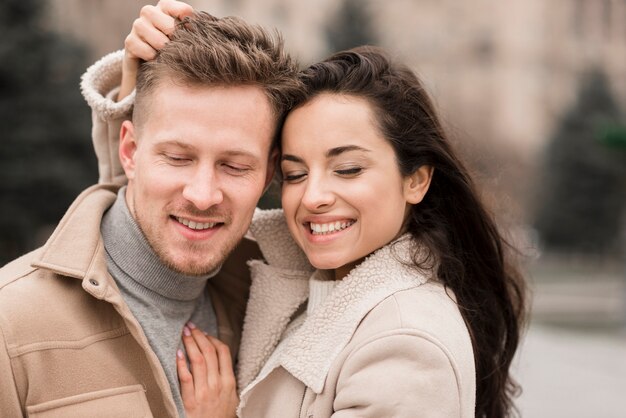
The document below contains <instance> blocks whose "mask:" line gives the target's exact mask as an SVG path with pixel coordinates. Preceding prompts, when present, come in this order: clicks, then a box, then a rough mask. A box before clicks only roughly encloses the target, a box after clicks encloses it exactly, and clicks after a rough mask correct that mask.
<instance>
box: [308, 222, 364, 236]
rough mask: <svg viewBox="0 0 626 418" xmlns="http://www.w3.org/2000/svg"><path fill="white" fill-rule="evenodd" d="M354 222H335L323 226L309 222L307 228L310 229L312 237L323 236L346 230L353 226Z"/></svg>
mask: <svg viewBox="0 0 626 418" xmlns="http://www.w3.org/2000/svg"><path fill="white" fill-rule="evenodd" d="M354 222H355V221H337V222H330V223H324V224H318V223H313V222H310V223H309V228H311V233H312V234H313V235H325V234H331V233H333V232H338V231H341V230H343V229H346V228H348V227H349V226H351V225H352V224H354Z"/></svg>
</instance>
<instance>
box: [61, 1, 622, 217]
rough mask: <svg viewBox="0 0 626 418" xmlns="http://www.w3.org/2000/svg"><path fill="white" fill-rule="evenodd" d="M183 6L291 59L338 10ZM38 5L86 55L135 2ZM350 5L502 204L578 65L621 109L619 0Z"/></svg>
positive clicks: (321, 52)
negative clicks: (597, 73) (408, 70)
mask: <svg viewBox="0 0 626 418" xmlns="http://www.w3.org/2000/svg"><path fill="white" fill-rule="evenodd" d="M190 3H191V4H192V5H194V6H195V7H197V8H200V9H204V10H208V11H210V12H212V13H213V14H215V15H218V16H223V15H231V14H234V15H239V16H242V17H244V18H246V19H248V20H249V21H252V22H257V23H260V24H263V25H268V26H275V27H277V28H279V29H280V30H281V31H282V32H283V34H284V36H285V39H286V44H287V47H288V49H289V50H290V51H292V52H293V53H294V54H296V55H297V56H298V58H299V60H300V61H301V62H302V63H303V64H306V63H309V62H312V61H314V60H317V59H320V58H322V57H323V56H325V55H326V54H328V53H329V52H332V51H329V50H328V46H327V35H326V31H327V28H328V25H329V24H330V23H329V22H332V21H333V16H334V15H335V14H336V13H337V11H338V10H339V8H340V7H341V2H337V1H334V0H316V1H306V2H305V1H302V2H294V1H291V0H264V1H260V0H195V1H190ZM50 4H51V6H52V7H51V11H50V22H51V24H52V25H53V27H55V28H58V29H59V30H61V31H63V32H66V33H69V34H71V35H72V36H74V37H76V38H78V39H80V40H83V41H85V42H86V43H88V44H89V45H90V47H91V50H92V56H93V58H94V59H95V58H96V57H98V56H100V55H102V54H104V53H105V52H109V51H112V50H115V49H118V48H120V47H122V45H123V39H124V37H125V36H126V34H127V33H128V32H129V29H130V25H131V22H132V21H133V19H134V18H135V17H136V16H137V15H138V12H139V10H140V8H141V6H142V5H143V4H145V2H144V1H138V0H106V1H105V0H54V1H50ZM361 5H362V7H363V8H364V10H366V11H367V12H369V15H370V16H371V19H372V27H373V28H374V31H375V32H376V33H375V34H374V37H375V38H376V39H379V42H380V44H381V45H382V46H384V47H386V48H388V49H390V50H391V51H393V52H394V53H395V54H397V55H398V56H399V57H401V58H402V59H403V60H404V61H405V62H408V63H409V64H410V65H411V66H412V67H413V68H415V70H416V71H417V72H418V73H419V74H420V75H421V76H422V78H423V79H424V80H425V82H426V84H427V86H428V88H429V89H430V90H431V92H432V93H433V95H434V97H435V99H436V102H437V104H438V106H439V107H440V108H441V109H443V114H444V117H445V119H446V122H448V124H449V125H450V126H451V128H452V129H451V130H452V132H453V133H454V134H455V136H458V137H461V138H463V139H464V140H465V142H466V143H473V144H476V145H475V146H474V147H475V148H476V151H475V152H476V153H477V154H479V155H481V156H482V158H483V159H485V154H484V151H485V150H489V152H488V153H487V157H493V158H491V160H493V161H499V162H500V163H499V164H500V166H499V167H495V168H493V169H492V170H491V172H502V170H505V171H506V170H508V171H509V172H508V173H504V174H503V175H502V178H501V179H496V180H494V179H491V180H492V181H496V182H498V183H503V184H499V185H500V186H501V187H502V188H504V189H509V190H508V195H510V196H512V199H513V201H514V202H513V203H512V206H514V207H515V206H518V207H519V206H524V200H525V199H526V197H525V196H526V195H528V184H529V183H527V182H526V183H525V182H524V180H522V178H523V176H524V175H525V172H528V171H532V170H533V169H534V168H535V166H534V163H535V160H536V159H537V155H538V152H539V151H541V149H542V148H543V145H544V144H545V141H546V139H547V138H549V136H550V134H551V132H552V131H553V129H554V128H555V124H556V123H557V122H558V118H559V117H560V116H561V115H562V113H563V112H564V111H565V109H567V108H568V107H569V106H570V105H571V104H572V102H573V100H575V97H576V92H577V88H578V81H579V79H580V78H581V76H582V75H583V74H584V73H585V72H586V71H588V70H589V69H590V68H592V67H597V68H600V69H603V70H604V71H605V72H606V73H607V74H608V75H609V77H610V80H611V82H612V87H613V90H614V93H615V94H616V98H617V100H618V102H619V103H620V104H621V106H622V109H626V0H550V1H545V0H508V1H499V0H466V1H457V0H437V1H435V0H421V1H415V0H391V1H389V0H362V1H361ZM467 138H469V139H470V140H469V141H468V140H467ZM469 148H472V146H470V147H469ZM470 152H471V151H470ZM487 159H489V158H487ZM481 164H482V163H481ZM484 164H489V163H484ZM486 171H487V177H489V172H490V170H486ZM526 174H527V173H526ZM520 176H521V177H520ZM507 179H508V180H507Z"/></svg>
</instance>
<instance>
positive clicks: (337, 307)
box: [238, 210, 428, 408]
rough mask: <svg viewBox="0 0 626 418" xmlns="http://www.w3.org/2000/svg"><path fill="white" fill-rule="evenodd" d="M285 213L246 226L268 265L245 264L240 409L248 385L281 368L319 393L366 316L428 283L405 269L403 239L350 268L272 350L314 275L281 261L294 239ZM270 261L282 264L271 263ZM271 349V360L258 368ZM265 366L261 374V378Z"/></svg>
mask: <svg viewBox="0 0 626 418" xmlns="http://www.w3.org/2000/svg"><path fill="white" fill-rule="evenodd" d="M282 216H283V215H282V211H280V210H273V211H271V212H267V211H259V212H258V213H257V214H255V218H254V221H253V224H252V226H251V228H250V229H251V231H252V232H253V234H254V237H255V238H256V240H257V242H258V243H259V246H260V248H261V251H262V252H263V254H264V256H266V259H267V260H268V263H269V265H268V264H265V263H263V262H261V261H254V262H251V263H250V265H251V268H252V269H251V270H252V287H251V289H250V300H249V302H248V308H247V309H248V310H247V313H246V320H245V324H244V330H243V336H242V342H241V351H240V354H239V370H238V378H239V381H238V383H239V387H240V388H243V391H242V394H241V404H240V408H243V406H244V405H245V402H246V400H247V395H248V394H249V393H250V390H251V389H252V388H253V387H254V386H255V385H256V384H258V383H259V382H261V381H262V380H263V379H264V378H265V377H267V375H268V374H269V373H270V372H271V371H272V370H273V369H275V368H276V367H279V366H282V367H284V368H285V369H286V370H287V371H288V372H289V373H291V374H292V375H293V376H294V377H296V378H297V379H298V380H300V381H301V382H303V383H304V384H305V385H306V386H308V387H310V388H311V389H312V390H313V391H314V392H315V393H318V394H319V393H321V391H322V390H323V388H324V382H325V380H326V376H327V374H328V371H329V370H330V367H331V365H332V363H333V361H334V360H335V358H336V357H337V356H338V355H339V353H340V352H341V350H343V349H344V348H345V346H346V345H347V344H348V342H349V341H350V339H351V338H352V335H353V334H354V332H355V330H356V328H357V327H358V325H359V323H360V322H361V320H362V319H363V318H364V317H365V316H366V315H367V313H368V312H369V311H370V310H372V309H373V308H374V307H375V306H376V305H377V304H379V303H380V302H382V301H383V300H384V299H386V298H387V297H389V296H391V295H392V294H394V293H396V292H399V291H402V290H407V289H411V288H414V287H417V286H419V285H421V284H423V283H425V282H426V281H427V280H428V278H427V277H426V275H425V274H419V273H418V272H417V271H416V270H415V269H414V268H412V267H410V263H408V262H409V261H410V256H411V252H412V249H413V246H412V241H411V240H410V239H408V237H406V236H404V237H401V238H399V239H398V240H396V241H395V242H394V243H392V244H389V245H387V246H385V247H383V248H381V249H379V250H377V251H376V252H374V253H373V254H371V255H370V256H368V257H367V258H366V259H365V260H364V261H363V262H362V263H361V264H360V265H359V266H358V267H356V268H355V269H354V270H352V271H351V272H350V274H348V276H346V277H345V278H344V279H343V280H342V281H341V282H340V283H338V284H337V286H336V288H335V289H334V291H333V292H332V293H331V294H330V295H329V296H328V298H327V299H326V300H325V302H324V303H323V305H322V306H320V308H319V309H317V310H316V311H315V312H314V313H313V314H312V315H311V316H310V317H308V318H307V319H306V321H305V322H304V324H303V325H302V327H300V328H299V329H298V330H297V331H295V333H294V335H293V336H292V337H291V338H290V339H289V340H288V341H286V342H285V343H284V344H282V345H280V346H279V347H278V348H276V346H277V345H278V342H279V340H280V336H281V334H282V332H283V331H284V329H285V327H286V326H287V325H288V323H289V320H290V319H291V316H292V315H293V313H294V312H295V311H296V309H297V308H298V306H299V305H300V303H302V302H303V301H305V300H306V298H307V296H308V284H307V283H306V282H307V281H308V278H309V277H310V276H311V274H310V273H309V274H308V275H306V272H305V271H304V269H302V267H304V266H302V265H299V267H300V270H296V271H294V270H290V269H289V268H286V267H285V263H287V264H288V263H289V261H290V260H285V257H284V256H283V257H280V254H290V253H293V252H294V251H296V249H294V248H292V246H295V243H294V241H293V239H291V236H289V235H285V234H286V233H287V234H288V231H286V229H284V228H286V226H285V223H284V220H282ZM257 232H260V234H259V235H257V234H256V233H257ZM266 250H269V251H270V252H271V255H270V254H266V253H265V251H266ZM298 251H299V250H298ZM272 260H276V262H277V263H279V264H281V266H280V267H278V268H277V267H274V266H273V265H272ZM309 268H310V266H309ZM287 283H289V284H287ZM275 349H276V353H275V355H274V356H272V358H271V359H270V361H271V362H272V364H268V365H267V366H266V367H265V368H263V366H264V362H265V361H266V360H267V358H268V357H269V355H270V354H271V353H272V351H273V350H275ZM262 368H263V372H264V373H263V374H262V375H258V373H259V371H260V370H261V369H262ZM254 376H256V377H254ZM251 379H253V380H251Z"/></svg>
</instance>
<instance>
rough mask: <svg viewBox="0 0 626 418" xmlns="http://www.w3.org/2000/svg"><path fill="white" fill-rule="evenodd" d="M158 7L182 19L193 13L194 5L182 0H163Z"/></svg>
mask: <svg viewBox="0 0 626 418" xmlns="http://www.w3.org/2000/svg"><path fill="white" fill-rule="evenodd" d="M157 7H158V8H159V9H161V10H162V11H163V12H164V13H166V14H168V15H170V16H172V17H175V18H177V19H180V20H182V19H184V18H185V17H187V16H191V15H193V7H191V6H190V5H188V4H187V3H184V2H182V1H175V0H161V1H159V3H158V4H157Z"/></svg>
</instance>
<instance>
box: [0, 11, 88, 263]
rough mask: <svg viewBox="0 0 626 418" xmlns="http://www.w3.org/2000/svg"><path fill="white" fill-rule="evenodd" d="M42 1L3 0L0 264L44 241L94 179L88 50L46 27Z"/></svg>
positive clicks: (0, 41)
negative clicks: (85, 95)
mask: <svg viewBox="0 0 626 418" xmlns="http://www.w3.org/2000/svg"><path fill="white" fill-rule="evenodd" d="M45 4H46V2H45V1H43V0H3V1H2V2H1V3H0V30H1V31H2V38H1V39H0V122H1V123H2V125H3V126H4V128H2V139H1V140H0V195H1V196H2V199H1V201H0V265H2V264H4V263H5V262H7V261H9V260H11V259H13V258H15V257H16V256H18V255H20V254H22V253H25V252H26V251H28V250H31V249H33V248H34V247H35V246H37V245H39V244H41V240H42V239H45V237H46V234H47V232H49V229H50V226H53V225H54V224H56V223H57V222H58V221H59V220H60V218H61V216H62V215H63V213H64V212H65V210H66V209H67V207H68V206H69V204H70V203H71V202H72V200H73V199H74V198H75V197H76V195H77V194H78V193H79V192H80V191H81V190H82V189H84V188H85V187H86V186H88V185H89V184H92V183H93V182H95V180H96V179H97V169H96V167H97V166H96V161H95V156H94V153H93V151H92V146H91V142H90V141H89V136H90V116H89V110H88V107H87V106H86V105H85V103H84V101H83V99H82V98H81V95H80V91H79V86H78V83H79V79H80V74H81V73H82V71H83V69H84V68H85V61H84V51H83V49H82V48H81V47H80V46H79V45H77V44H76V43H74V42H72V41H70V40H68V39H64V38H62V37H60V36H59V35H56V34H54V33H50V32H49V31H46V30H45V29H44V25H43V22H42V18H43V16H44V11H45V9H44V6H45Z"/></svg>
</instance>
